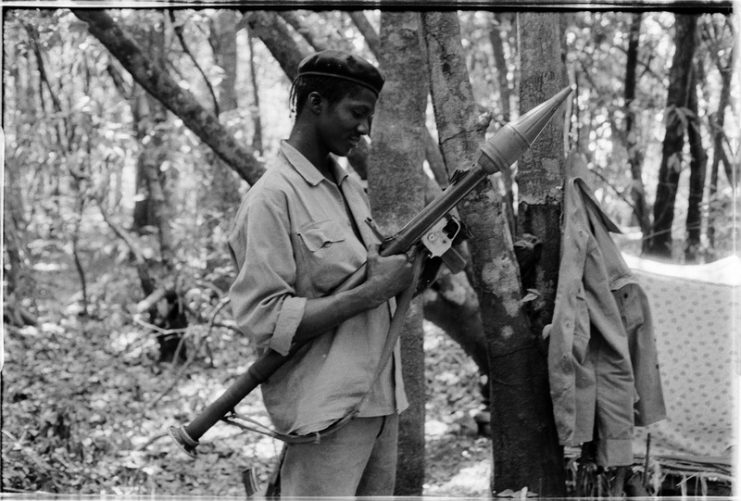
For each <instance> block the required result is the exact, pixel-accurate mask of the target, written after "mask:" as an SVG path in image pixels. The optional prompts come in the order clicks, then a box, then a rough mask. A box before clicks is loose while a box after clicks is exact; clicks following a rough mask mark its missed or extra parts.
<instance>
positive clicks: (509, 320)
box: [422, 12, 562, 495]
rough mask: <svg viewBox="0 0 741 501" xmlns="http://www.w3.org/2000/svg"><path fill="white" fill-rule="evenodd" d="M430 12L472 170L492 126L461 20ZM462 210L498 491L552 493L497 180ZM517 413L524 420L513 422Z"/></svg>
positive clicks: (437, 59) (428, 35) (441, 115)
mask: <svg viewBox="0 0 741 501" xmlns="http://www.w3.org/2000/svg"><path fill="white" fill-rule="evenodd" d="M422 17H423V33H424V36H425V41H426V43H427V49H428V54H429V56H428V57H429V61H430V63H429V67H430V74H431V78H430V81H431V83H432V95H433V103H434V108H435V119H436V121H437V125H438V130H439V135H440V141H441V145H442V150H443V155H444V157H445V159H446V164H447V166H448V169H449V170H450V171H453V170H455V169H465V168H468V166H470V164H471V162H472V160H473V158H474V155H475V154H476V152H477V149H478V146H479V144H480V143H481V142H482V141H483V139H484V130H485V125H484V124H482V123H480V122H477V117H476V110H477V107H476V105H475V103H474V101H473V91H472V88H471V85H470V82H468V80H467V78H466V75H467V71H466V66H465V57H464V54H463V49H462V45H461V40H460V27H459V25H458V18H457V16H456V14H455V13H433V12H429V13H424V14H422ZM482 125H484V127H482ZM458 208H459V211H460V214H461V217H462V219H463V221H464V223H465V224H466V226H467V227H468V229H469V232H470V233H471V234H472V235H473V237H472V238H471V240H470V242H469V247H470V249H471V261H472V272H471V276H472V277H473V279H472V282H473V285H474V288H475V289H476V291H477V294H478V300H479V304H480V309H481V318H482V324H483V328H484V333H485V336H486V338H487V341H488V365H489V380H490V382H491V388H492V389H491V396H492V399H493V400H492V406H491V413H492V447H493V461H494V468H493V470H494V471H493V478H492V491H494V492H498V491H502V490H505V489H513V490H519V489H521V488H522V487H525V486H527V487H528V488H530V489H531V490H533V491H536V492H538V493H539V494H541V495H549V493H550V492H552V491H549V490H548V489H547V486H544V485H543V482H542V478H543V475H542V474H541V468H540V465H541V464H542V461H541V460H540V458H541V457H542V454H543V452H542V451H543V448H542V447H541V446H542V441H541V440H539V438H540V433H537V432H535V433H534V432H533V431H534V426H533V421H534V418H536V419H537V418H539V416H538V415H537V414H534V413H533V412H532V408H533V402H532V401H531V396H530V395H531V391H532V388H531V387H530V385H529V384H528V381H529V380H530V379H531V378H532V375H531V374H530V370H531V366H532V363H531V362H532V360H531V359H532V356H531V355H530V353H531V352H532V351H533V348H534V341H533V340H534V339H535V338H536V337H537V336H535V335H534V333H533V332H532V330H531V329H530V325H529V321H528V318H527V317H526V315H525V314H524V312H523V311H522V309H521V304H520V299H521V284H520V277H519V271H518V268H517V265H516V259H515V255H514V248H513V245H512V240H511V236H510V234H509V229H508V225H507V221H506V216H505V214H504V213H503V211H502V205H501V200H500V199H499V197H498V194H497V191H496V190H495V189H494V188H493V187H492V185H491V183H489V182H485V183H483V184H482V185H480V186H479V187H478V188H477V189H476V190H474V192H473V193H472V194H471V195H469V196H468V197H467V198H466V199H464V201H463V202H462V203H461V204H459V206H458ZM546 398H548V397H547V396H546ZM505 414H506V418H504V416H505ZM512 415H517V416H518V417H519V419H512ZM549 417H550V416H549ZM551 420H552V417H551ZM533 465H535V468H533ZM561 467H562V465H561Z"/></svg>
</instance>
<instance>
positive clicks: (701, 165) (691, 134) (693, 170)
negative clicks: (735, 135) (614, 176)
mask: <svg viewBox="0 0 741 501" xmlns="http://www.w3.org/2000/svg"><path fill="white" fill-rule="evenodd" d="M698 64H700V63H699V62H698ZM698 81H704V79H703V78H699V79H698V78H697V77H696V76H695V74H693V76H692V78H691V79H690V89H689V93H690V95H689V109H690V111H691V112H692V113H693V115H694V117H693V118H692V119H691V120H690V121H689V124H688V126H687V138H688V140H689V143H690V155H691V157H692V158H691V160H690V186H689V198H688V205H687V220H686V225H685V227H686V229H687V241H686V242H685V248H684V259H685V262H687V263H694V262H697V260H698V257H699V255H698V254H699V251H700V235H701V234H702V199H703V195H704V193H705V176H706V169H707V163H708V156H707V153H706V152H705V148H704V146H703V144H702V135H701V134H700V121H699V120H698V119H697V118H696V117H697V116H698V113H697V83H698Z"/></svg>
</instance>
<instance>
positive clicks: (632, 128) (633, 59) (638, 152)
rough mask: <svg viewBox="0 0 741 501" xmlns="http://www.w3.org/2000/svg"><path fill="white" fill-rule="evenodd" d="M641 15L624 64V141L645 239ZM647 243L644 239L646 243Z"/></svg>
mask: <svg viewBox="0 0 741 501" xmlns="http://www.w3.org/2000/svg"><path fill="white" fill-rule="evenodd" d="M642 18H643V14H642V13H640V12H639V13H636V14H633V18H632V19H631V23H630V31H629V33H628V57H627V62H626V64H625V93H624V97H625V140H626V149H627V150H628V163H629V164H630V175H631V177H632V179H633V182H632V184H631V186H630V197H631V199H632V200H633V213H634V214H635V217H636V219H637V220H638V225H639V226H640V228H641V233H642V234H643V237H644V238H645V237H646V236H647V235H648V234H649V232H650V231H651V221H650V218H649V213H648V207H647V205H646V190H645V187H644V185H643V150H642V148H641V145H640V144H639V142H638V136H639V131H637V130H636V123H635V121H636V120H635V118H636V112H635V110H636V105H635V103H634V102H633V101H634V100H635V95H636V84H637V78H636V68H637V66H638V51H639V46H638V43H639V41H640V36H641V21H642ZM644 241H645V240H644Z"/></svg>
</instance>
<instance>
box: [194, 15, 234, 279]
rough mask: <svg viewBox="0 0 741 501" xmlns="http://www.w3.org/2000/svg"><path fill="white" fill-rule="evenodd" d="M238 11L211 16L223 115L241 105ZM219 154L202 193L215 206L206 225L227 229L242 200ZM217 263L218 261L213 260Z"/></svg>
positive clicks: (230, 127) (228, 114)
mask: <svg viewBox="0 0 741 501" xmlns="http://www.w3.org/2000/svg"><path fill="white" fill-rule="evenodd" d="M238 21H239V14H238V13H237V11H234V10H219V11H218V12H217V14H216V16H215V17H214V18H213V19H212V21H211V22H212V29H211V32H210V34H209V41H210V43H211V47H212V48H213V54H214V60H215V61H214V62H215V63H216V64H217V65H218V66H219V67H220V68H221V69H222V70H223V73H222V79H221V81H220V82H219V86H218V98H217V99H218V109H219V110H221V113H222V115H221V117H224V118H227V119H228V118H229V116H230V112H234V111H235V110H237V109H238V107H239V99H238V98H237V89H236V87H235V85H236V82H237V30H236V27H237V22H238ZM226 127H227V128H229V130H230V131H231V132H232V133H234V134H236V133H237V131H238V130H239V129H240V128H241V127H242V124H241V121H240V122H237V123H234V120H232V121H231V123H229V122H227V123H226ZM222 162H223V161H222V160H221V159H220V158H218V157H217V158H214V159H213V161H212V162H209V163H210V164H216V167H217V168H216V169H209V174H210V176H211V189H210V190H206V192H204V193H203V194H202V196H203V197H204V198H205V199H206V200H207V206H208V205H210V206H212V207H213V208H214V212H215V216H214V217H213V219H212V221H209V222H207V227H209V228H210V229H212V228H213V227H215V226H218V225H222V228H223V229H224V230H225V231H228V228H227V226H228V224H230V222H231V221H232V219H233V217H234V215H235V214H236V212H237V208H238V207H239V203H240V198H241V197H240V194H239V181H238V179H236V178H235V174H234V172H233V171H231V170H230V169H225V168H223V167H225V166H224V165H223V164H222ZM210 264H213V265H215V264H216V263H210Z"/></svg>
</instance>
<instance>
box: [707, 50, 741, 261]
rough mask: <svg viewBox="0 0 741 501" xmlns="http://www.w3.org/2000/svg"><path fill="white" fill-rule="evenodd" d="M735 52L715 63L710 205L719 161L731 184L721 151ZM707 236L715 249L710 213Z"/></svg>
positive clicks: (716, 180) (728, 168)
mask: <svg viewBox="0 0 741 501" xmlns="http://www.w3.org/2000/svg"><path fill="white" fill-rule="evenodd" d="M735 50H736V48H735V47H733V48H731V53H730V54H729V56H728V62H727V63H726V64H725V65H723V63H722V62H721V61H720V59H719V60H718V61H717V62H716V65H717V67H718V71H719V72H720V75H721V81H722V82H723V86H722V87H721V91H720V98H719V100H718V109H717V111H716V112H715V113H714V114H713V115H712V116H711V118H710V123H711V127H712V131H713V163H712V165H711V167H710V188H709V191H708V199H709V201H710V202H711V204H712V202H713V201H715V198H716V193H717V192H718V171H719V167H720V163H721V160H725V163H724V165H727V168H726V175H727V177H728V180H729V183H731V184H733V180H732V178H733V176H732V175H728V173H729V171H730V165H729V162H728V158H725V154H724V150H723V137H724V132H723V126H724V124H725V119H726V107H727V106H728V103H729V101H730V98H731V77H732V76H733V61H734V53H735ZM707 235H708V245H709V246H710V248H711V249H713V248H715V221H714V218H713V217H712V213H711V217H710V218H709V220H708V229H707Z"/></svg>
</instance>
